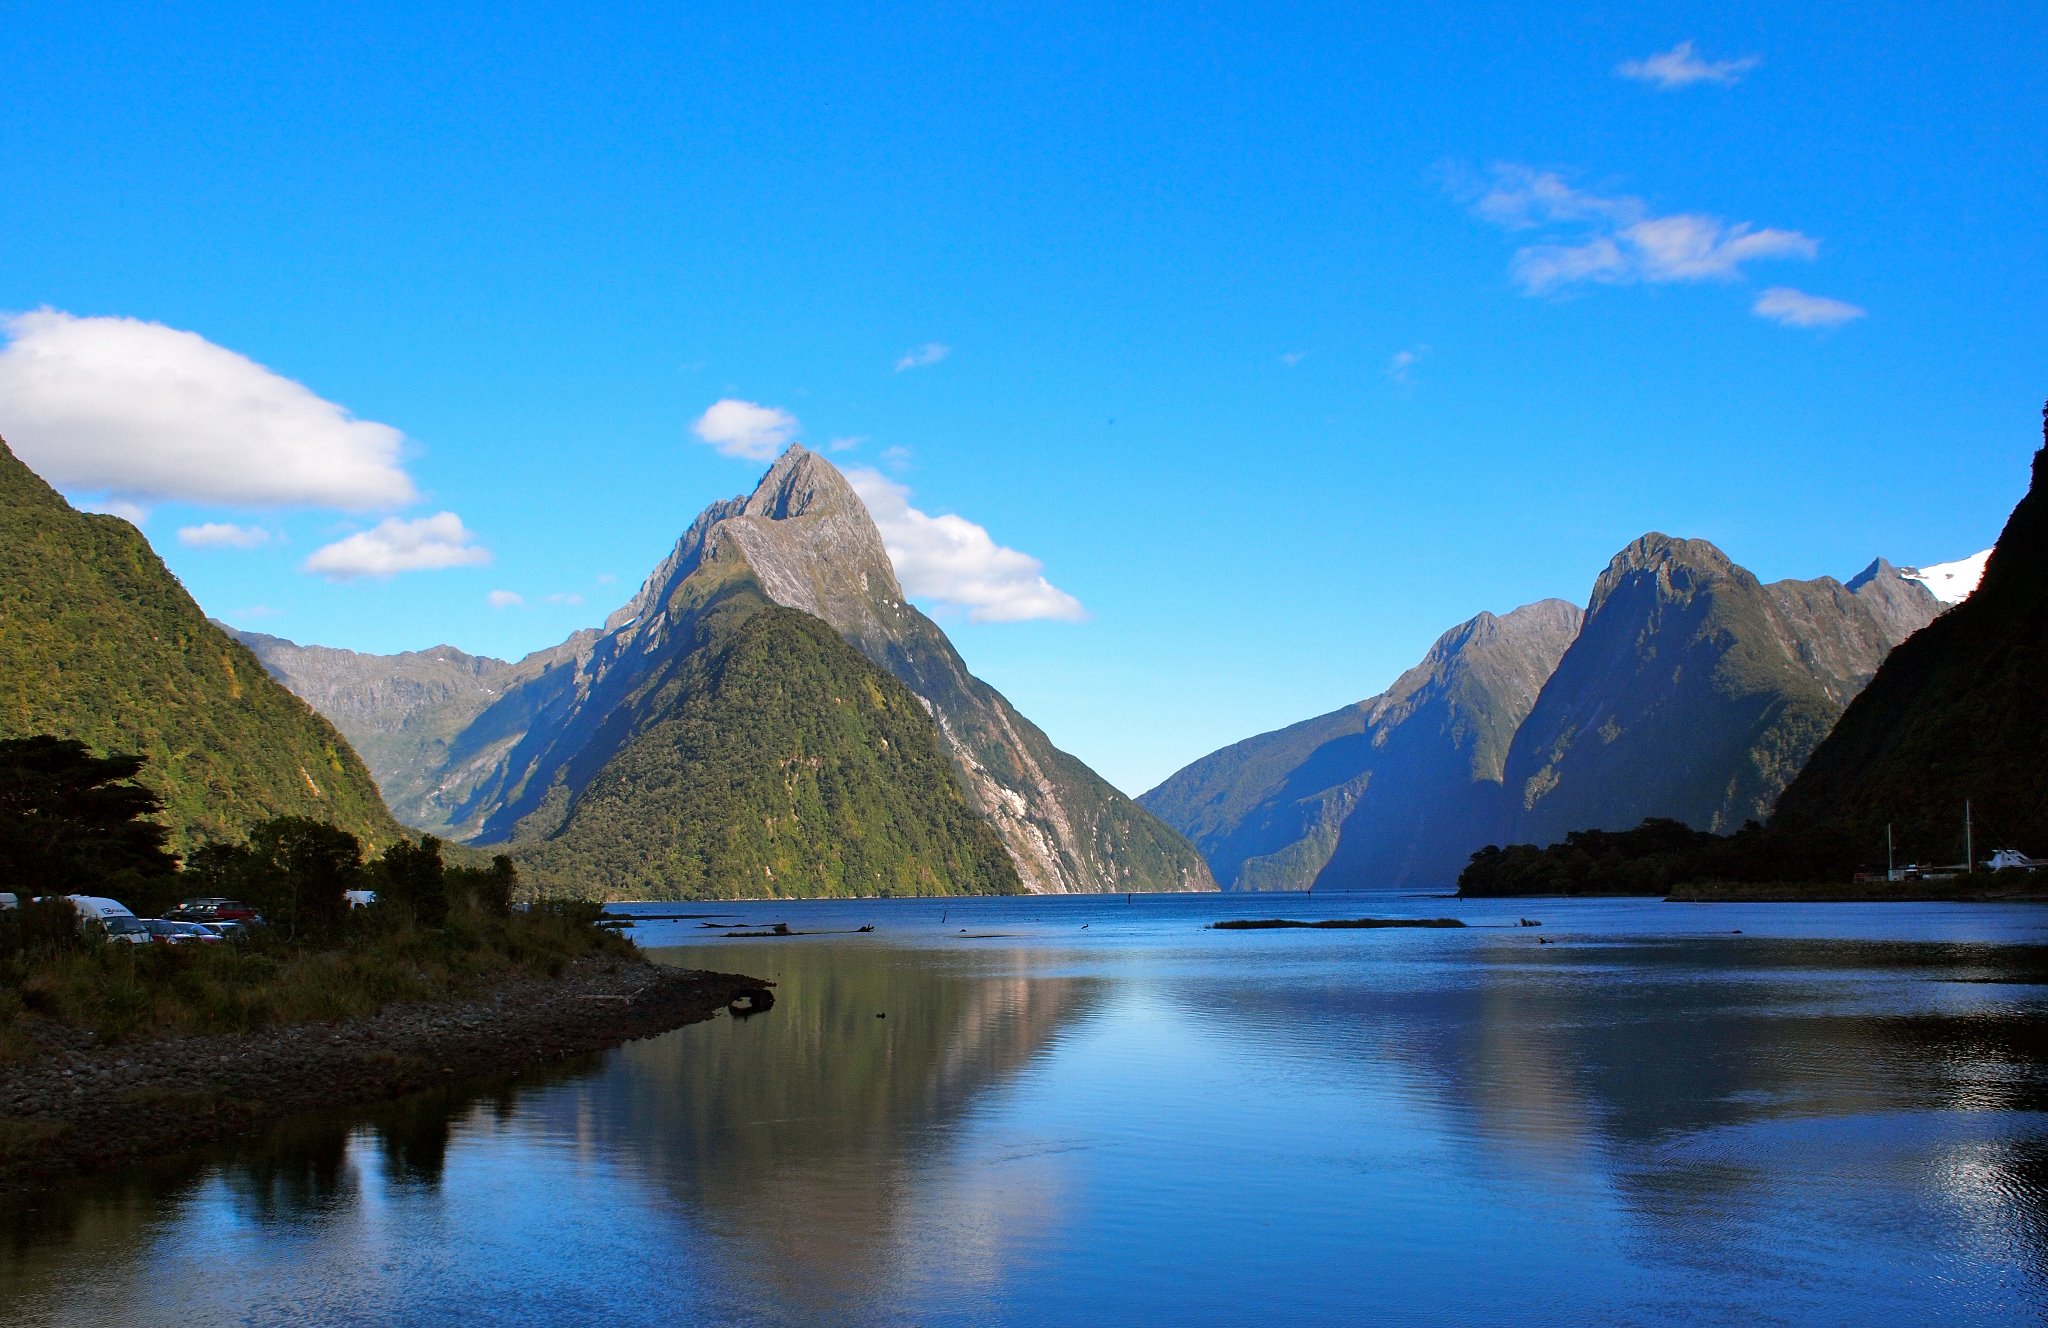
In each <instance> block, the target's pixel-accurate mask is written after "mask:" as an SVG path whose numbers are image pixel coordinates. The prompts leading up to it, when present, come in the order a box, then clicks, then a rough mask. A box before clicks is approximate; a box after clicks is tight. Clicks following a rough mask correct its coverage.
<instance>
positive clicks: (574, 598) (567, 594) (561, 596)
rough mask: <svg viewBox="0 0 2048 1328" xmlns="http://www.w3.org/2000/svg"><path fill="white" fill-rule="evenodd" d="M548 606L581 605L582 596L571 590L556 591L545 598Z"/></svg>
mask: <svg viewBox="0 0 2048 1328" xmlns="http://www.w3.org/2000/svg"><path fill="white" fill-rule="evenodd" d="M547 600H548V603H550V604H581V603H582V602H583V596H581V595H579V594H577V593H576V592H575V591H573V590H558V591H556V592H555V593H554V594H552V595H549V596H548V597H547Z"/></svg>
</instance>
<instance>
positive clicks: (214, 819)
mask: <svg viewBox="0 0 2048 1328" xmlns="http://www.w3.org/2000/svg"><path fill="white" fill-rule="evenodd" d="M37 733H54V734H56V735H58V736H59V737H65V738H75V739H77V740H79V741H81V742H84V743H86V744H87V745H89V746H91V747H94V748H96V749H98V750H100V751H119V752H133V753H136V754H139V755H142V756H145V757H147V758H149V763H148V764H147V765H146V766H144V767H143V770H142V773H141V775H140V777H139V778H140V780H141V782H142V783H144V784H147V785H148V786H149V787H150V788H152V789H154V790H155V791H156V792H157V793H158V794H160V795H161V796H162V797H163V800H164V816H163V820H164V822H165V824H167V825H168V826H169V827H170V829H171V844H172V847H174V848H176V849H178V850H180V851H183V850H186V849H189V848H191V847H193V846H194V845H197V844H200V843H204V842H206V841H208V840H212V839H220V838H231V839H232V838H239V837H240V835H241V834H242V832H243V831H245V830H246V829H247V828H248V827H249V826H250V825H252V824H253V823H255V822H257V821H260V820H263V819H266V818H268V817H272V816H284V815H290V816H306V817H311V818H314V819H316V820H322V821H330V822H332V823H334V824H336V825H339V826H341V827H343V828H344V829H346V830H349V831H351V832H353V833H354V834H356V835H358V836H359V837H361V838H363V839H365V840H367V841H368V842H369V843H371V844H372V845H380V846H381V845H387V844H389V843H390V842H391V841H392V840H393V839H395V838H396V837H397V836H398V833H399V827H398V824H397V822H395V821H394V820H393V819H392V817H391V815H390V813H389V812H387V811H386V810H385V807H384V803H383V800H382V799H381V798H379V797H378V794H377V787H376V785H375V784H374V783H373V782H372V781H371V778H370V773H369V771H368V770H366V769H365V768H364V766H363V763H362V761H361V760H359V759H358V758H357V756H356V754H355V752H353V751H351V750H350V749H349V745H348V743H347V742H346V741H345V740H344V739H343V738H342V736H341V734H339V733H337V732H335V729H334V726H333V725H331V724H329V723H328V722H327V721H326V720H325V719H322V718H321V717H320V716H319V715H318V714H315V713H314V712H313V710H311V709H310V708H308V706H307V705H306V703H305V702H304V701H302V700H300V699H299V698H298V697H296V696H294V695H292V694H291V693H290V692H289V691H287V690H286V689H285V688H284V687H281V686H279V685H278V684H277V683H276V682H274V681H273V680H272V679H271V677H270V675H268V674H267V673H265V672H264V671H263V667H262V665H260V664H259V663H258V662H257V660H256V658H255V656H253V655H251V654H250V653H249V651H248V650H246V649H244V648H243V647H242V646H241V645H240V644H239V643H237V642H236V641H234V640H233V639H232V638H230V637H229V636H228V635H227V634H226V633H225V632H223V631H221V630H220V629H219V628H218V627H216V626H214V625H213V624H212V623H211V622H208V621H207V619H206V615H205V614H203V613H202V612H201V611H200V609H199V606H198V605H197V604H196V603H194V602H193V600H192V597H191V596H190V595H188V594H186V593H185V588H184V587H183V586H181V585H179V584H178V579H177V578H176V577H174V576H172V575H171V573H170V571H169V570H168V569H167V568H165V566H164V565H163V562H162V560H161V559H159V558H158V557H157V556H156V554H155V552H154V551H153V550H151V548H150V547H149V543H148V541H147V540H145V539H144V538H143V537H142V532H140V531H138V530H137V529H136V528H135V527H133V526H131V525H129V524H128V523H127V522H126V521H123V520H121V519H120V518H119V517H112V516H100V515H94V514H89V513H84V512H80V511H77V510H76V509H74V508H73V507H72V506H71V505H70V504H69V503H67V502H65V501H64V499H63V498H62V497H60V496H59V495H58V494H57V493H56V491H55V490H53V489H51V488H50V486H49V485H47V484H45V483H43V481H42V480H41V479H39V478H38V477H37V476H36V475H35V473H34V472H33V471H31V470H29V468H28V467H27V466H25V465H23V464H22V463H21V462H20V461H19V460H17V459H16V458H15V456H14V453H13V452H12V451H10V450H9V449H8V448H7V446H6V445H5V443H0V738H18V737H25V736H29V735H32V734H37Z"/></svg>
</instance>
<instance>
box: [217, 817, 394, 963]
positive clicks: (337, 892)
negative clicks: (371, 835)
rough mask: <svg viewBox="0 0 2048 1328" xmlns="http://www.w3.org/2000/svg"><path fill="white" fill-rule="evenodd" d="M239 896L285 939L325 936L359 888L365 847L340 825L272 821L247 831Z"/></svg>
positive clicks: (287, 819)
mask: <svg viewBox="0 0 2048 1328" xmlns="http://www.w3.org/2000/svg"><path fill="white" fill-rule="evenodd" d="M247 851H248V854H249V857H248V859H247V860H246V861H245V862H243V863H241V864H239V866H240V869H241V871H242V872H244V873H246V875H245V880H246V882H247V883H246V885H245V886H244V887H243V890H242V894H243V896H244V897H245V898H246V899H247V901H248V902H249V903H251V904H254V905H255V906H256V907H257V909H258V910H260V911H261V912H262V914H263V916H264V918H265V920H266V921H268V922H269V923H270V925H271V926H273V927H275V928H277V929H278V930H279V931H280V932H281V933H282V934H283V935H284V936H286V937H287V938H292V939H296V938H299V937H319V936H324V935H327V934H329V933H331V932H332V931H334V929H335V928H336V927H338V926H339V925H340V923H341V920H342V918H343V917H344V916H346V915H347V913H348V891H350V890H354V889H357V888H359V887H360V886H361V885H362V884H363V846H362V843H361V842H360V841H359V840H357V838H356V837H355V836H354V835H352V834H350V833H349V832H348V831H346V830H343V829H342V828H341V827H339V826H334V825H329V824H327V823H326V822H325V821H313V820H308V819H306V818H305V817H303V816H275V817H272V818H271V819H270V820H268V821H263V822H260V823H259V824H257V825H256V826H255V827H254V828H252V829H251V830H250V831H249V842H248V847H247Z"/></svg>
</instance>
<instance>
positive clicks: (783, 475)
mask: <svg viewBox="0 0 2048 1328" xmlns="http://www.w3.org/2000/svg"><path fill="white" fill-rule="evenodd" d="M865 510H866V509H865V508H863V507H862V506H861V501H860V496H859V495H858V494H856V493H854V491H853V486H852V485H851V484H848V483H847V482H846V477H845V476H844V475H842V474H840V473H839V468H838V467H837V466H835V465H833V464H832V463H831V462H829V461H827V460H825V458H823V457H821V456H819V455H818V454H817V453H816V452H813V451H811V450H810V449H809V448H807V447H805V446H804V445H803V444H802V443H791V444H790V446H789V450H788V451H786V452H784V453H783V454H782V455H781V456H779V457H777V458H776V459H775V464H774V465H772V466H770V467H769V468H768V473H767V474H765V475H763V476H762V477H761V482H760V483H759V484H757V485H755V486H754V492H753V494H752V496H750V497H749V498H748V499H747V501H746V506H745V508H744V509H743V512H744V514H745V515H747V516H758V517H765V518H767V519H768V520H770V521H786V520H788V519H790V518H791V517H800V516H824V515H832V514H835V513H843V512H849V511H861V512H863V514H864V513H865Z"/></svg>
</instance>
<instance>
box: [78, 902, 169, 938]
mask: <svg viewBox="0 0 2048 1328" xmlns="http://www.w3.org/2000/svg"><path fill="white" fill-rule="evenodd" d="M64 898H65V900H66V902H68V903H69V904H70V905H71V907H72V908H74V909H76V910H78V925H79V926H81V927H84V928H85V929H86V930H87V931H88V932H98V933H99V934H100V935H102V936H105V937H106V938H107V939H108V940H110V941H120V942H123V943H125V944H128V945H148V944H149V929H148V928H146V927H144V926H143V925H142V919H140V918H138V917H136V916H135V914H133V913H131V912H130V911H129V909H128V906H127V905H126V904H124V903H122V902H121V901H120V900H118V899H107V898H105V897H103V896H101V895H65V896H64Z"/></svg>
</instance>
